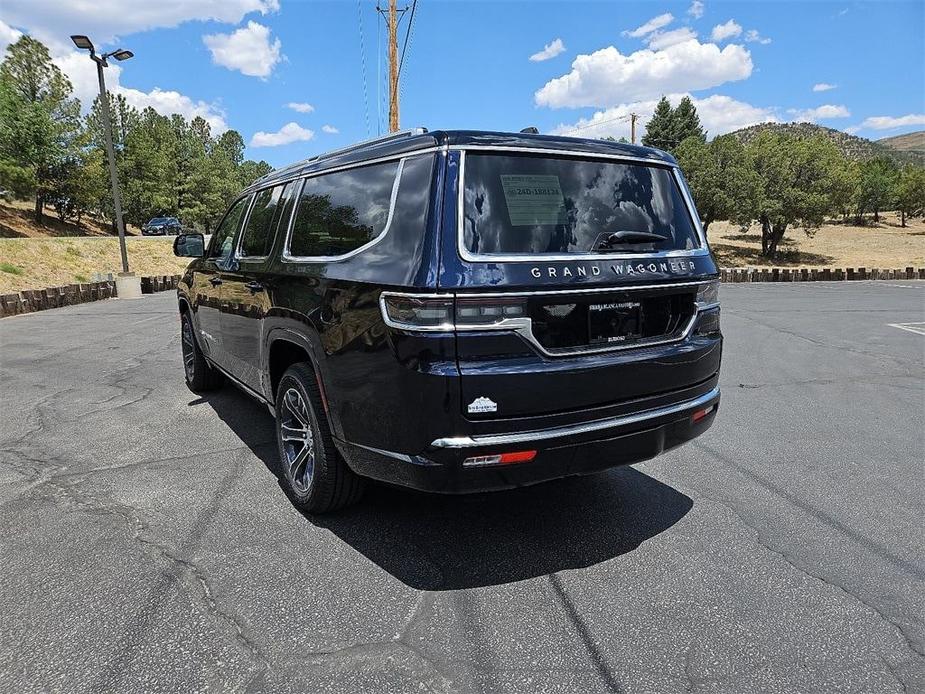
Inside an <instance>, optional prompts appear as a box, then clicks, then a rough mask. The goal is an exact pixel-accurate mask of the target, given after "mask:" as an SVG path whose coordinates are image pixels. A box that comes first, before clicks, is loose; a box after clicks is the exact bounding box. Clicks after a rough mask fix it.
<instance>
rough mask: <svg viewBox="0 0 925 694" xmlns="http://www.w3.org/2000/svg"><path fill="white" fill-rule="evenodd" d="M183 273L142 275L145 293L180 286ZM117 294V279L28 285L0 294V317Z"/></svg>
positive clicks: (111, 296) (95, 299)
mask: <svg viewBox="0 0 925 694" xmlns="http://www.w3.org/2000/svg"><path fill="white" fill-rule="evenodd" d="M179 281H180V275H155V276H153V277H142V278H141V293H142V294H153V293H155V292H163V291H169V290H171V289H176V288H177V283H178V282H179ZM116 296H117V293H116V283H115V282H114V281H104V282H89V283H81V284H68V285H64V286H61V287H49V288H48V289H26V290H23V291H21V292H17V293H15V294H3V295H0V318H6V317H7V316H16V315H19V314H21V313H33V312H34V311H45V310H47V309H50V308H61V307H62V306H74V305H75V304H86V303H90V302H91V301H101V300H103V299H112V298H114V297H116Z"/></svg>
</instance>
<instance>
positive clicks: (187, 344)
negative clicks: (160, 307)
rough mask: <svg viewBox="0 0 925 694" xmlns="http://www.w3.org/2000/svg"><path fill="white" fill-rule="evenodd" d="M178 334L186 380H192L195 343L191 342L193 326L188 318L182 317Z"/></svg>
mask: <svg viewBox="0 0 925 694" xmlns="http://www.w3.org/2000/svg"><path fill="white" fill-rule="evenodd" d="M180 336H181V344H182V348H183V370H184V371H185V372H186V380H187V381H192V380H193V379H194V378H195V376H196V344H195V343H194V342H193V340H194V339H195V338H193V328H192V326H191V325H190V320H189V318H184V319H183V324H182V327H181V328H180Z"/></svg>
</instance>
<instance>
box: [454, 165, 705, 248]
mask: <svg viewBox="0 0 925 694" xmlns="http://www.w3.org/2000/svg"><path fill="white" fill-rule="evenodd" d="M464 176H465V191H464V202H463V213H464V220H463V221H464V224H463V242H464V246H465V248H466V249H468V250H469V251H470V252H471V253H479V254H539V255H541V254H566V253H594V252H602V253H619V252H652V251H670V250H683V249H692V248H699V247H700V242H699V241H698V239H697V233H696V231H695V230H694V226H693V223H692V222H691V218H690V215H689V214H688V211H687V207H686V206H685V204H684V199H683V198H682V197H681V192H680V190H679V189H678V185H677V182H676V181H675V179H674V176H673V175H672V172H671V170H670V169H666V168H661V167H656V166H646V165H642V164H630V163H620V162H610V161H589V160H576V159H567V158H561V157H544V156H529V155H491V154H472V153H467V154H466V164H465V174H464ZM618 231H625V232H647V233H649V234H658V235H659V236H661V237H663V238H664V241H660V240H658V239H656V240H654V241H653V240H652V239H651V237H650V238H649V239H648V240H644V241H641V240H640V238H639V237H636V238H633V237H632V236H631V235H622V236H621V238H620V239H618V238H617V237H615V236H613V234H614V233H615V232H618ZM628 240H629V241H631V242H629V241H628Z"/></svg>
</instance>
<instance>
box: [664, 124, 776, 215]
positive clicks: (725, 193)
mask: <svg viewBox="0 0 925 694" xmlns="http://www.w3.org/2000/svg"><path fill="white" fill-rule="evenodd" d="M676 156H677V158H678V163H679V164H680V165H681V170H682V171H683V172H684V176H685V178H687V182H688V185H690V188H691V194H692V195H693V196H694V202H695V203H696V204H697V211H698V212H699V213H700V219H701V222H702V223H703V229H704V231H707V230H708V229H709V227H710V224H712V223H713V222H714V221H715V220H717V219H728V220H730V221H732V222H734V223H736V224H741V225H742V226H748V225H749V224H750V223H751V221H752V220H753V219H755V217H756V216H757V214H758V199H759V196H760V182H759V179H758V175H757V174H756V172H755V170H754V168H753V167H752V165H751V162H750V160H749V156H748V153H747V152H746V150H745V146H744V145H743V144H742V143H741V142H740V141H739V140H738V139H737V138H735V137H734V136H732V135H723V136H721V137H717V138H715V139H714V140H713V141H712V142H710V143H706V142H704V140H703V139H701V138H700V137H699V136H697V135H694V136H691V137H688V138H686V139H685V140H684V141H683V142H681V144H680V146H679V147H678V151H677V153H676Z"/></svg>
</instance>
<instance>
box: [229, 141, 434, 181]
mask: <svg viewBox="0 0 925 694" xmlns="http://www.w3.org/2000/svg"><path fill="white" fill-rule="evenodd" d="M445 151H446V145H441V146H439V147H422V148H421V149H413V150H410V151H408V152H397V153H395V154H386V155H383V156H381V157H376V158H375V159H364V160H363V161H354V162H350V163H349V164H341V165H340V166H330V167H328V168H326V169H318V170H316V171H308V172H305V171H303V172H299V173H293V174H292V175H287V176H286V177H285V178H278V179H276V178H274V179H273V180H272V181H267V182H266V183H265V184H264V185H263V186H261V187H260V188H257V187H256V186H255V184H251V185H250V186H248V187H247V188H245V192H246V191H251V192H253V191H255V190H262V189H263V188H267V187H273V186H275V185H279V184H280V183H290V182H291V181H304V180H306V179H309V178H315V177H316V176H323V175H325V174H329V173H336V172H338V171H349V170H350V169H358V168H360V167H362V166H370V165H372V164H382V163H384V162H387V161H394V160H395V159H411V158H412V157H416V156H418V155H419V154H433V153H434V152H445ZM255 183H256V182H255Z"/></svg>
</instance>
